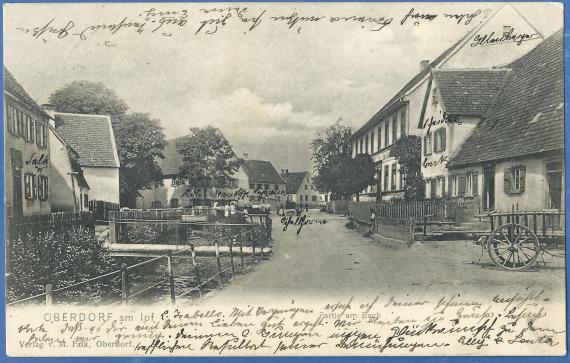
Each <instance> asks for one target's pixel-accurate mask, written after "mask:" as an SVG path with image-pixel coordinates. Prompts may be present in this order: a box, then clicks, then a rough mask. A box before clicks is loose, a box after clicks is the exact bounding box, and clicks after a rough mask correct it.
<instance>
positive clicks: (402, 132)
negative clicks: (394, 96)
mask: <svg viewBox="0 0 570 363" xmlns="http://www.w3.org/2000/svg"><path fill="white" fill-rule="evenodd" d="M406 116H407V115H406V108H405V107H404V108H403V109H402V110H401V111H400V137H402V136H404V135H405V134H406V132H407V126H408V120H407V119H406Z"/></svg>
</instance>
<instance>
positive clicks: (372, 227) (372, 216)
mask: <svg viewBox="0 0 570 363" xmlns="http://www.w3.org/2000/svg"><path fill="white" fill-rule="evenodd" d="M374 233H376V211H375V210H374V208H370V230H369V232H368V234H369V235H370V237H372V235H373V234H374Z"/></svg>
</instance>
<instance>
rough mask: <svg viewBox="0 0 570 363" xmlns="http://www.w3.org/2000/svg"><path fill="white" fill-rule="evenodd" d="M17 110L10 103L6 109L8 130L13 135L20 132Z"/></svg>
mask: <svg viewBox="0 0 570 363" xmlns="http://www.w3.org/2000/svg"><path fill="white" fill-rule="evenodd" d="M16 112H17V110H16V108H15V107H14V106H12V105H8V107H7V110H6V124H7V126H8V132H9V133H10V134H12V135H17V134H18V115H17V114H16Z"/></svg>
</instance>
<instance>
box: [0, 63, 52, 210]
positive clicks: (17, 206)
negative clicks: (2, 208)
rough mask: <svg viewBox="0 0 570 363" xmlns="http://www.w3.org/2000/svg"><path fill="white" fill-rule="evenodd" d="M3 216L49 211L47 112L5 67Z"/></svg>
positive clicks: (49, 182) (50, 196) (49, 170)
mask: <svg viewBox="0 0 570 363" xmlns="http://www.w3.org/2000/svg"><path fill="white" fill-rule="evenodd" d="M4 120H5V122H4V125H5V126H4V135H5V136H4V188H5V196H6V200H5V203H6V216H22V215H32V214H47V213H50V212H51V204H52V195H51V193H50V187H51V184H52V181H51V180H50V172H51V163H50V157H51V153H50V144H49V141H48V133H49V120H50V116H49V115H48V114H47V113H46V112H44V110H43V109H42V108H41V107H40V106H39V105H38V104H37V103H36V102H35V101H34V100H33V99H32V98H31V97H30V96H29V95H28V93H27V92H26V90H25V89H24V88H23V87H22V86H21V85H20V84H19V83H18V81H17V80H16V78H14V76H13V75H12V73H10V71H8V70H7V69H6V68H4Z"/></svg>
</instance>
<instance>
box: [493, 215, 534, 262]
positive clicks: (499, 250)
mask: <svg viewBox="0 0 570 363" xmlns="http://www.w3.org/2000/svg"><path fill="white" fill-rule="evenodd" d="M487 251H489V256H490V257H491V260H492V261H493V263H494V264H495V265H497V266H499V267H500V268H502V269H505V270H512V271H513V270H515V271H516V270H524V269H527V268H529V267H530V266H532V265H533V264H534V263H535V261H536V259H537V258H538V255H539V253H540V243H539V242H538V237H536V234H534V232H533V231H532V230H531V229H530V228H528V227H526V226H523V225H520V224H516V223H509V224H503V225H502V226H499V227H497V228H495V230H494V231H493V232H491V235H490V236H489V238H488V239H487Z"/></svg>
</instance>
